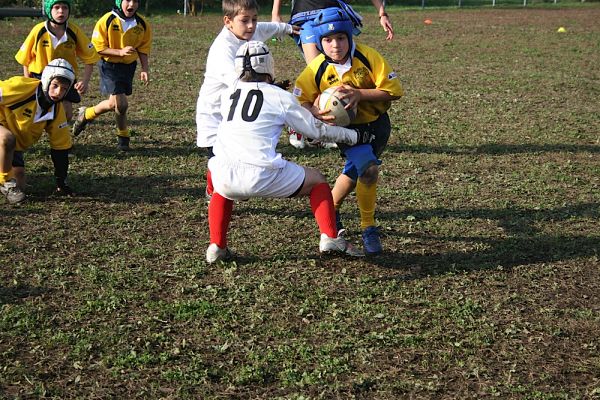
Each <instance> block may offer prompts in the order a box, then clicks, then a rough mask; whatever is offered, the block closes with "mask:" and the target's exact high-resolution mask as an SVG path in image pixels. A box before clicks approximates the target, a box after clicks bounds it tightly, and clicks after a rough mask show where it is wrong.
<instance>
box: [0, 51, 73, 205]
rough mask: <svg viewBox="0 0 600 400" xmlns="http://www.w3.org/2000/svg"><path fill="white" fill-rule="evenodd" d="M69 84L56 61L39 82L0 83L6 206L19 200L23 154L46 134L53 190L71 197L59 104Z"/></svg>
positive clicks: (62, 63) (0, 172)
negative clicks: (53, 178)
mask: <svg viewBox="0 0 600 400" xmlns="http://www.w3.org/2000/svg"><path fill="white" fill-rule="evenodd" d="M74 82H75V72H74V70H73V67H72V66H71V64H70V63H69V62H68V61H66V60H64V59H62V58H57V59H54V60H52V61H50V62H49V63H48V65H46V66H45V67H44V69H43V70H42V76H41V79H36V78H26V77H23V76H15V77H12V78H10V79H7V80H5V81H0V193H1V194H2V195H3V196H4V197H6V199H7V200H8V202H9V203H11V204H17V203H20V202H22V201H23V200H24V199H25V192H24V188H25V160H24V158H23V152H24V151H25V150H27V149H28V148H29V147H31V146H33V144H35V143H36V142H37V141H38V140H39V139H40V137H41V136H42V133H43V132H44V131H46V133H47V134H48V140H49V142H50V148H51V150H50V155H51V157H52V162H53V164H54V176H55V178H56V192H57V193H58V194H64V195H71V194H72V193H73V192H72V190H71V188H70V187H69V186H68V185H67V172H68V170H69V149H70V148H71V135H70V134H69V126H68V122H67V117H66V115H65V109H64V107H63V104H62V100H63V99H64V97H65V96H66V95H67V93H68V92H69V90H70V89H71V87H72V86H73V83H74Z"/></svg>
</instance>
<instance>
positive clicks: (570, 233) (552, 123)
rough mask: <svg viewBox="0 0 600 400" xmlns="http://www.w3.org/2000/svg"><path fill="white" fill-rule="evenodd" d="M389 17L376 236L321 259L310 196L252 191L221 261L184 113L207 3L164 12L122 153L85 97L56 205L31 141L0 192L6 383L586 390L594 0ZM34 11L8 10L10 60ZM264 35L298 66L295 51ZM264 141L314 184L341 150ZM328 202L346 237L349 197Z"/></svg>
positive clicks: (595, 205) (46, 388)
mask: <svg viewBox="0 0 600 400" xmlns="http://www.w3.org/2000/svg"><path fill="white" fill-rule="evenodd" d="M391 17H392V20H393V22H394V25H395V28H396V34H397V35H396V38H395V39H394V40H393V41H392V42H385V41H384V39H383V35H382V34H381V32H380V28H379V26H378V25H377V21H376V18H375V16H373V15H371V14H367V15H366V21H365V29H364V31H363V34H362V35H361V36H360V37H359V39H358V40H360V41H362V42H364V43H368V44H370V45H371V46H373V47H376V48H378V49H379V50H380V51H381V52H382V53H383V54H384V55H385V57H386V58H387V59H388V60H389V61H390V63H391V64H392V65H394V67H395V69H396V71H397V72H398V75H399V76H400V78H401V80H402V82H403V85H404V87H405V90H406V94H405V96H404V97H403V98H402V99H401V100H399V101H397V102H396V103H394V106H393V108H392V110H391V111H390V115H391V119H392V124H393V127H394V128H393V135H392V138H391V140H390V143H389V146H388V148H387V150H386V153H384V155H383V162H384V163H383V165H382V174H381V182H380V185H379V190H378V199H379V201H378V210H377V219H378V223H379V224H380V226H381V228H382V232H383V233H384V236H383V244H384V247H385V252H384V254H382V255H381V256H378V257H372V258H367V259H364V260H355V259H353V260H350V259H344V258H321V257H319V255H318V248H317V246H318V234H317V227H316V224H315V222H314V220H313V217H312V215H311V213H310V210H309V206H308V202H307V200H306V199H292V200H289V199H288V200H286V199H282V200H250V201H248V202H241V203H236V205H235V209H234V216H233V220H232V223H231V230H230V234H229V239H230V244H231V247H232V248H233V250H234V251H235V252H236V253H237V255H238V256H237V258H236V259H235V261H234V262H230V263H224V264H223V263H220V264H217V265H211V266H209V265H206V264H205V262H204V251H205V249H206V247H207V245H208V227H207V221H206V218H207V208H206V203H205V200H204V183H205V182H204V174H205V171H206V159H205V156H204V155H203V154H202V153H201V152H200V151H198V149H197V148H196V147H195V121H194V113H195V103H196V97H197V93H198V88H199V86H200V84H201V81H202V77H203V68H204V62H205V58H206V54H207V51H208V48H209V46H210V43H211V40H212V39H213V38H214V36H215V35H216V34H217V32H218V31H219V30H220V29H221V21H220V17H219V16H218V15H216V14H209V15H205V16H203V17H202V18H185V19H184V18H183V17H181V16H180V17H177V16H157V17H155V18H154V19H153V20H152V22H153V23H154V29H155V40H154V50H153V53H152V54H151V57H150V64H151V76H150V77H151V83H150V85H149V86H148V87H147V88H144V87H143V86H141V85H139V84H138V83H137V82H136V86H135V88H134V94H133V96H131V98H130V104H131V109H130V113H129V117H130V121H131V127H132V128H133V129H134V130H135V132H136V133H135V135H134V137H133V138H132V147H133V148H134V150H133V151H132V152H131V153H130V154H118V153H117V152H116V148H115V146H116V139H115V137H114V126H113V119H112V117H110V116H104V117H101V118H100V119H99V120H97V121H96V122H95V123H94V124H92V125H90V126H89V127H88V129H86V131H85V132H84V133H83V134H82V135H81V136H80V137H78V138H77V139H76V141H75V147H74V150H73V153H74V157H73V158H72V159H71V168H70V182H71V185H72V186H73V188H74V189H75V191H76V192H77V196H75V197H73V198H69V199H64V198H57V197H54V196H51V195H50V193H51V192H52V189H53V187H52V184H53V178H52V171H53V169H52V163H51V161H50V157H49V154H48V153H49V152H48V143H47V141H46V139H43V140H42V141H41V142H40V143H38V144H37V145H36V146H34V147H33V148H32V149H31V150H30V151H28V152H27V153H26V156H25V159H26V165H27V174H28V184H29V185H28V187H27V193H28V201H27V202H26V203H25V204H23V205H20V206H9V205H8V204H3V205H2V206H1V207H0V237H1V238H2V240H1V241H0V259H1V260H2V263H1V264H0V397H1V398H11V399H12V398H15V399H17V398H18V399H25V398H41V397H46V398H61V399H63V398H164V399H170V398H173V399H175V398H177V399H186V398H188V399H196V398H203V399H224V398H231V399H246V398H253V399H255V398H263V399H296V400H300V399H332V398H340V399H346V398H355V399H367V398H368V399H371V398H372V399H398V398H407V399H408V398H411V399H412V398H415V399H431V398H440V399H457V398H519V399H593V398H597V397H598V396H600V380H599V378H598V377H599V376H600V357H599V356H598V354H599V349H600V341H599V339H598V338H599V337H600V308H599V307H598V304H600V298H599V293H600V281H599V274H598V270H599V267H600V261H599V259H598V257H599V256H598V252H599V248H600V235H599V230H598V227H599V226H600V180H599V179H600V163H599V162H598V160H599V153H600V140H599V136H598V132H600V113H599V112H598V107H597V103H598V95H599V94H600V84H599V82H600V80H599V77H600V64H598V62H597V58H598V57H597V55H598V43H600V25H598V23H597V21H598V20H599V19H600V8H599V7H598V6H597V5H596V4H584V5H581V6H578V7H570V8H568V9H566V8H559V7H552V8H551V9H548V8H545V7H542V8H536V9H534V8H528V9H526V10H521V9H513V10H510V9H505V8H502V9H494V10H492V9H484V10H475V9H466V10H425V11H410V10H408V11H407V10H399V9H398V10H395V9H392V12H391ZM425 17H428V18H430V19H432V21H433V24H432V25H424V24H423V19H424V18H425ZM92 24H93V21H92V20H87V19H85V20H81V25H82V26H83V27H84V29H86V31H87V32H88V33H90V31H91V28H92ZM32 25H33V21H31V20H26V19H19V20H17V19H14V20H3V21H0V31H1V32H3V41H2V44H1V45H0V60H2V61H1V62H0V63H1V65H2V69H1V70H2V79H5V78H7V77H9V76H12V75H17V74H19V73H20V72H21V68H20V66H19V65H17V64H16V62H15V61H14V58H13V56H14V53H15V52H16V50H17V48H18V46H19V45H20V43H21V41H22V40H23V39H24V37H25V35H26V34H27V33H28V31H29V29H30V28H31V26H32ZM559 26H565V27H566V28H567V33H565V34H559V33H557V32H556V30H557V28H558V27H559ZM269 45H270V47H271V49H272V51H273V53H274V56H275V60H276V71H277V74H278V75H279V76H278V78H281V79H291V80H293V79H294V78H295V76H296V75H297V74H298V73H299V72H300V70H301V68H302V67H303V61H302V59H301V57H300V55H299V53H298V51H297V50H296V48H295V47H294V46H293V44H292V43H291V41H290V40H289V39H286V40H284V41H283V42H269ZM96 87H97V76H96V75H94V78H93V84H92V87H91V90H90V93H89V94H88V95H86V97H85V98H84V104H85V105H90V104H93V103H95V102H97V101H99V100H100V99H101V98H102V97H101V96H100V95H99V94H98V92H97V89H96ZM280 151H281V152H282V153H283V154H284V156H285V157H287V158H289V159H291V160H294V161H296V162H298V163H300V164H304V165H309V166H313V167H317V168H319V169H320V170H321V171H323V173H324V174H325V175H326V176H327V177H328V179H329V180H330V182H331V183H333V181H334V179H335V177H336V176H337V173H338V172H339V170H340V168H341V159H340V157H339V155H338V154H337V152H336V151H331V150H323V149H309V150H304V151H300V150H297V149H294V148H292V147H290V146H289V145H288V144H287V140H286V139H284V138H282V140H281V146H280ZM342 214H343V218H344V221H345V223H346V225H347V227H348V237H349V239H350V240H351V241H352V242H355V243H360V230H359V219H358V211H357V207H356V201H355V199H354V197H350V198H349V199H348V201H347V203H346V204H345V206H344V208H343V210H342Z"/></svg>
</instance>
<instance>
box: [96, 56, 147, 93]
mask: <svg viewBox="0 0 600 400" xmlns="http://www.w3.org/2000/svg"><path fill="white" fill-rule="evenodd" d="M98 64H99V65H98V70H99V71H100V93H102V94H103V95H111V94H125V95H127V96H130V95H131V93H132V92H133V76H134V74H135V68H136V66H137V62H136V61H134V62H132V63H131V64H121V63H111V62H108V61H104V60H100V61H99V62H98Z"/></svg>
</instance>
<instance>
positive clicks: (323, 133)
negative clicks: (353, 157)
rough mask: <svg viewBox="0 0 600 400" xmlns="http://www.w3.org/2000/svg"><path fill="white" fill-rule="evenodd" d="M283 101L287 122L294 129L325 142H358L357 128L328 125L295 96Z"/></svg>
mask: <svg viewBox="0 0 600 400" xmlns="http://www.w3.org/2000/svg"><path fill="white" fill-rule="evenodd" d="M286 93H287V92H286ZM290 100H291V101H290ZM282 102H283V105H284V107H285V109H286V113H285V123H286V124H287V125H288V126H289V127H291V128H292V129H295V130H296V131H298V132H300V133H302V134H303V135H306V136H308V137H309V138H312V139H318V140H321V141H324V142H337V143H345V144H348V145H354V144H356V141H357V140H358V133H357V132H356V131H355V130H352V129H347V128H343V127H341V126H334V125H327V124H326V123H324V122H323V121H321V120H318V119H316V118H315V117H314V116H313V115H312V114H311V113H310V111H308V110H307V109H306V108H304V107H302V106H301V105H300V104H298V102H297V101H296V100H295V99H294V98H291V99H288V98H282Z"/></svg>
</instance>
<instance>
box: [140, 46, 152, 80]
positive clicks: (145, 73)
mask: <svg viewBox="0 0 600 400" xmlns="http://www.w3.org/2000/svg"><path fill="white" fill-rule="evenodd" d="M138 56H139V57H140V64H141V65H142V71H141V72H140V80H141V81H142V82H144V85H147V84H148V73H149V72H150V70H149V66H148V54H145V53H140V52H138Z"/></svg>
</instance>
